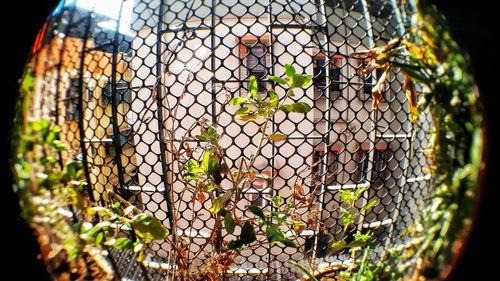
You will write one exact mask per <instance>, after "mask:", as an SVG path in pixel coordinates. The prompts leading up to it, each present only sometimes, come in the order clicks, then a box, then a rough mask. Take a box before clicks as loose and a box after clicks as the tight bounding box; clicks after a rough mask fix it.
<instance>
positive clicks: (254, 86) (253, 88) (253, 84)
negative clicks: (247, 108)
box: [249, 75, 259, 96]
mask: <svg viewBox="0 0 500 281" xmlns="http://www.w3.org/2000/svg"><path fill="white" fill-rule="evenodd" d="M249 82H250V83H249V87H250V94H251V95H252V96H253V95H255V94H257V92H258V90H259V85H258V83H257V78H255V76H253V75H252V76H250V81H249Z"/></svg>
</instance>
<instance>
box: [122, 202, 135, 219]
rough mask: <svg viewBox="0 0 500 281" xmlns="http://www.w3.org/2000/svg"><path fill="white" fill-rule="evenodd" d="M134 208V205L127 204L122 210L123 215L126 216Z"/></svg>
mask: <svg viewBox="0 0 500 281" xmlns="http://www.w3.org/2000/svg"><path fill="white" fill-rule="evenodd" d="M134 209H135V206H134V205H130V206H128V207H127V208H125V210H124V211H123V216H124V217H125V216H128V215H129V214H130V213H132V211H134Z"/></svg>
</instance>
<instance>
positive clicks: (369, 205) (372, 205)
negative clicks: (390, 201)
mask: <svg viewBox="0 0 500 281" xmlns="http://www.w3.org/2000/svg"><path fill="white" fill-rule="evenodd" d="M377 203H378V199H376V198H375V199H372V200H371V201H370V202H368V204H366V205H365V206H363V208H361V210H363V211H366V210H368V209H370V208H372V207H374V206H375V205H377Z"/></svg>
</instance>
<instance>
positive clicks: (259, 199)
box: [245, 171, 271, 208]
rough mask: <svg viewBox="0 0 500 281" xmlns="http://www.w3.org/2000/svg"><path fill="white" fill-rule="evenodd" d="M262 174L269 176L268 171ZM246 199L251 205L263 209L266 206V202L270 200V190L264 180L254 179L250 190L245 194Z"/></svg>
mask: <svg viewBox="0 0 500 281" xmlns="http://www.w3.org/2000/svg"><path fill="white" fill-rule="evenodd" d="M262 173H263V174H267V175H268V176H271V172H270V171H263V172H262ZM245 193H246V195H247V196H246V197H247V199H248V201H250V203H251V204H252V205H255V206H258V207H261V208H264V207H265V206H266V205H267V201H269V200H270V198H271V189H270V188H269V184H268V182H267V181H266V180H263V179H255V180H254V181H253V182H252V188H250V189H248V190H247V191H246V192H245Z"/></svg>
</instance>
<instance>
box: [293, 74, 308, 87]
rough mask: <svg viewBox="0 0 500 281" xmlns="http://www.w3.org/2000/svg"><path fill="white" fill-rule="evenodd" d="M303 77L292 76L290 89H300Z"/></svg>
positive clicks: (298, 75)
mask: <svg viewBox="0 0 500 281" xmlns="http://www.w3.org/2000/svg"><path fill="white" fill-rule="evenodd" d="M304 78H305V77H304V76H302V75H300V74H294V75H293V76H292V87H294V88H302V86H303V85H304Z"/></svg>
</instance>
